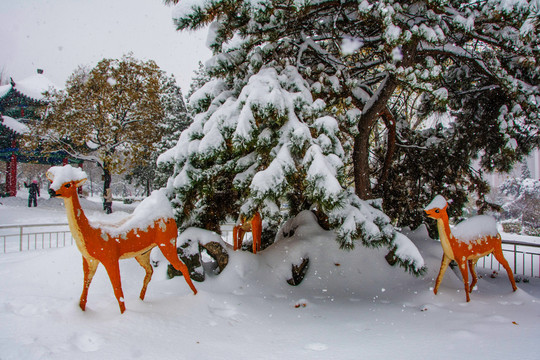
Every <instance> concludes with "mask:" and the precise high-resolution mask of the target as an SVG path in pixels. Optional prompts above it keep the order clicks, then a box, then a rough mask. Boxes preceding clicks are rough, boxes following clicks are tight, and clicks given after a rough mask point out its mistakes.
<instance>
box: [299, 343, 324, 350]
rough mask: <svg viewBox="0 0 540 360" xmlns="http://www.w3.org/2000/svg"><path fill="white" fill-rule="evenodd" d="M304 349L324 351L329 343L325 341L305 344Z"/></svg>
mask: <svg viewBox="0 0 540 360" xmlns="http://www.w3.org/2000/svg"><path fill="white" fill-rule="evenodd" d="M304 349H306V350H312V351H324V350H327V349H328V345H326V344H323V343H311V344H307V345H306V346H304Z"/></svg>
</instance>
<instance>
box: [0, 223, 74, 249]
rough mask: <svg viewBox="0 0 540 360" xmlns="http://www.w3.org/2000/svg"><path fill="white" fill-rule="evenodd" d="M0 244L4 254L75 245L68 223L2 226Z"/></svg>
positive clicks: (0, 228)
mask: <svg viewBox="0 0 540 360" xmlns="http://www.w3.org/2000/svg"><path fill="white" fill-rule="evenodd" d="M0 242H1V246H2V248H1V251H2V252H3V253H10V252H17V251H25V250H38V249H49V248H57V247H64V246H68V245H73V237H72V236H71V232H70V231H69V226H68V224H67V223H62V224H32V225H22V224H21V225H0Z"/></svg>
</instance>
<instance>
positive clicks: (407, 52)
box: [353, 41, 418, 199]
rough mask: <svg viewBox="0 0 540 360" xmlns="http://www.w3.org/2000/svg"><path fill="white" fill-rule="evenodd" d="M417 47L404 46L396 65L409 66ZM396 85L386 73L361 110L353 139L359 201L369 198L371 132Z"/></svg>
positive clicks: (396, 81)
mask: <svg viewBox="0 0 540 360" xmlns="http://www.w3.org/2000/svg"><path fill="white" fill-rule="evenodd" d="M417 46H418V41H412V42H411V43H410V44H408V45H407V46H405V47H404V48H403V49H402V54H403V60H402V61H401V62H400V63H398V64H397V65H398V66H402V67H404V68H406V67H408V66H410V65H411V64H412V63H413V62H414V60H415V58H416V54H417ZM398 84H399V81H398V79H397V78H396V76H395V75H394V74H392V73H388V74H387V75H386V77H385V78H384V80H383V81H382V82H381V84H380V85H379V87H378V88H377V90H375V92H374V93H373V95H372V96H371V99H370V100H369V101H368V102H367V103H366V105H365V106H364V108H363V109H362V115H361V117H360V121H359V122H358V135H357V136H356V137H355V139H354V149H353V166H354V169H353V172H354V183H355V192H356V195H358V196H359V197H360V198H361V199H369V198H370V197H371V183H370V171H369V147H370V146H369V145H370V136H371V130H372V129H373V126H374V125H375V123H376V122H377V119H378V118H379V116H380V115H381V114H382V113H383V112H384V111H385V110H386V105H387V103H388V101H389V100H390V97H391V96H392V94H393V93H394V91H395V90H396V88H397V87H398Z"/></svg>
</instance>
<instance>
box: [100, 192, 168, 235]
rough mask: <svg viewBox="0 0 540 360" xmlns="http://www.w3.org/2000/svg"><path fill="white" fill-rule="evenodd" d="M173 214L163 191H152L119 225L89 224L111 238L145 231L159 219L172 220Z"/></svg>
mask: <svg viewBox="0 0 540 360" xmlns="http://www.w3.org/2000/svg"><path fill="white" fill-rule="evenodd" d="M172 218H174V212H173V209H172V206H171V203H170V201H169V199H168V198H167V196H166V194H165V189H161V190H154V191H152V193H151V194H150V196H149V197H147V198H145V199H144V200H143V201H142V202H141V203H140V204H138V205H137V207H136V208H135V210H134V211H133V214H132V215H131V216H129V217H127V218H126V219H123V221H122V222H121V223H120V224H119V225H115V224H118V223H117V222H111V223H109V224H104V223H103V221H99V222H92V221H91V222H90V224H91V225H92V226H94V227H96V228H102V229H105V230H107V232H108V233H109V234H110V235H112V236H118V235H120V234H125V233H127V232H129V231H130V230H132V229H140V230H145V229H147V228H148V227H152V226H154V222H155V221H156V220H159V219H172Z"/></svg>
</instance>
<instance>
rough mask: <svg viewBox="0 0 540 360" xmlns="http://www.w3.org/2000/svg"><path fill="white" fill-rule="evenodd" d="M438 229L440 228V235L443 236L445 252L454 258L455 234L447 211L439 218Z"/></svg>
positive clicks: (442, 242)
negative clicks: (451, 229)
mask: <svg viewBox="0 0 540 360" xmlns="http://www.w3.org/2000/svg"><path fill="white" fill-rule="evenodd" d="M437 229H438V230H439V237H440V238H441V245H442V247H443V251H444V253H445V254H446V256H448V257H449V258H451V259H454V251H453V250H452V241H453V235H452V233H451V231H450V224H449V222H448V215H447V214H446V213H444V214H442V216H441V217H440V218H438V219H437Z"/></svg>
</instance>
